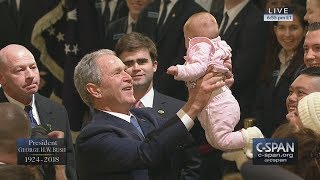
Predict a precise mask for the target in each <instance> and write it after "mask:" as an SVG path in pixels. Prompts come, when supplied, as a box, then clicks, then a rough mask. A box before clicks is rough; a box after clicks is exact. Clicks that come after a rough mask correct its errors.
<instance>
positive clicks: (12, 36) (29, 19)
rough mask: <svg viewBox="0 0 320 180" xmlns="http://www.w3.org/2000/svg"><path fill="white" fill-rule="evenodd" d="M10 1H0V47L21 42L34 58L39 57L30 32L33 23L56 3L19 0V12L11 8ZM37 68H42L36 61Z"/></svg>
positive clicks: (47, 0)
mask: <svg viewBox="0 0 320 180" xmlns="http://www.w3.org/2000/svg"><path fill="white" fill-rule="evenodd" d="M12 1H14V0H2V1H1V2H0V22H1V24H2V26H1V28H0V49H2V48H3V47H5V46H7V45H9V44H13V43H14V44H21V45H23V46H25V47H26V48H27V49H29V50H30V51H31V52H32V54H33V55H34V57H35V59H36V60H38V59H39V52H38V50H37V49H36V48H35V47H34V46H33V45H32V44H31V34H32V30H33V26H34V24H35V23H36V22H37V20H38V19H39V18H41V17H42V16H43V15H44V14H45V13H46V12H47V11H48V10H49V9H52V8H53V7H54V6H55V5H56V4H55V3H53V2H52V1H51V0H43V1H38V0H28V1H23V0H21V1H20V10H19V12H18V11H16V10H14V9H13V8H12ZM37 64H38V66H39V70H43V68H44V67H42V66H41V65H42V64H41V63H39V61H37Z"/></svg>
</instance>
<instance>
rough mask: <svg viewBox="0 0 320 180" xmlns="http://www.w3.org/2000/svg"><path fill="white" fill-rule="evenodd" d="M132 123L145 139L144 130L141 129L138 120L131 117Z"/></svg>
mask: <svg viewBox="0 0 320 180" xmlns="http://www.w3.org/2000/svg"><path fill="white" fill-rule="evenodd" d="M130 123H131V124H132V125H133V126H134V127H135V128H137V130H138V131H139V132H140V133H141V135H142V136H143V137H144V135H143V132H142V129H141V127H140V125H139V123H138V120H137V118H136V117H134V116H131V117H130Z"/></svg>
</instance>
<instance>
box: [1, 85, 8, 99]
mask: <svg viewBox="0 0 320 180" xmlns="http://www.w3.org/2000/svg"><path fill="white" fill-rule="evenodd" d="M0 102H9V101H8V99H7V97H6V96H5V95H4V92H3V89H2V88H0Z"/></svg>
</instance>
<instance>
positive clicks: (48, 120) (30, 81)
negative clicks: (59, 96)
mask: <svg viewBox="0 0 320 180" xmlns="http://www.w3.org/2000/svg"><path fill="white" fill-rule="evenodd" d="M0 64H1V65H0V67H1V69H0V84H1V86H2V88H1V89H0V102H10V103H14V104H17V105H18V106H20V107H21V108H23V109H25V106H29V107H30V106H31V109H30V111H31V112H29V113H31V115H30V114H29V116H30V121H32V123H33V124H34V125H36V124H37V125H41V124H44V125H51V127H52V129H53V130H59V131H62V132H64V134H65V137H66V138H65V144H66V149H67V156H66V158H67V159H66V162H67V164H66V167H67V169H66V170H67V171H66V173H67V176H68V179H77V176H76V171H75V158H74V150H73V145H72V139H71V135H70V128H69V120H68V115H67V112H66V109H65V108H64V107H63V106H61V105H59V104H57V103H55V102H53V101H51V100H49V99H47V98H45V97H43V96H41V95H39V94H38V93H37V91H38V86H39V81H40V76H39V70H38V68H37V64H36V62H35V59H34V57H33V55H32V53H31V52H30V51H29V50H28V49H26V48H25V47H23V46H21V45H17V44H11V45H8V46H6V47H4V48H3V49H1V50H0Z"/></svg>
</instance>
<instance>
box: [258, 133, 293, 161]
mask: <svg viewBox="0 0 320 180" xmlns="http://www.w3.org/2000/svg"><path fill="white" fill-rule="evenodd" d="M252 160H253V164H255V165H280V164H295V163H296V162H297V160H298V143H297V141H296V140H295V139H277V138H254V139H253V159H252Z"/></svg>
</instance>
